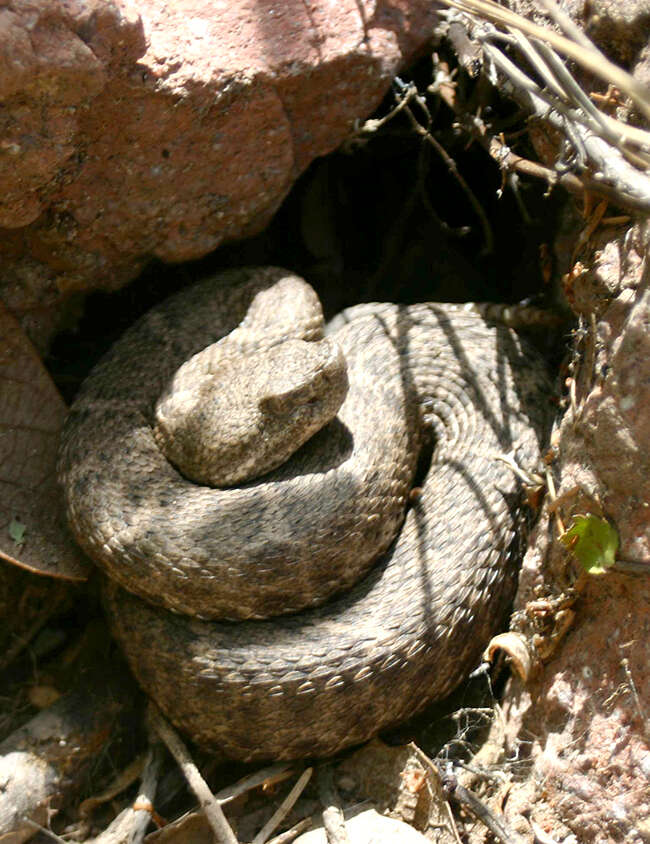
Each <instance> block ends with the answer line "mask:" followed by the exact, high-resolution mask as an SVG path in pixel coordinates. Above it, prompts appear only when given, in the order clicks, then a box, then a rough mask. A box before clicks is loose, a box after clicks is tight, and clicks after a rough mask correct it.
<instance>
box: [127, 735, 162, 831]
mask: <svg viewBox="0 0 650 844" xmlns="http://www.w3.org/2000/svg"><path fill="white" fill-rule="evenodd" d="M162 760H163V753H162V746H161V745H160V744H159V743H158V742H156V744H154V745H153V746H152V747H151V749H150V750H149V753H148V754H147V760H146V762H145V766H144V771H143V773H142V784H141V786H140V790H139V792H138V796H137V797H136V799H135V800H134V802H133V806H132V808H131V811H132V812H133V814H134V815H135V820H134V823H133V830H132V832H131V837H130V838H129V844H140V842H141V841H143V840H144V836H145V832H146V831H147V827H148V826H149V822H150V821H151V819H152V815H153V806H154V800H155V798H156V789H157V788H158V777H159V775H160V767H161V765H162Z"/></svg>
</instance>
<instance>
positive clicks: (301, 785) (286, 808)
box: [253, 768, 314, 844]
mask: <svg viewBox="0 0 650 844" xmlns="http://www.w3.org/2000/svg"><path fill="white" fill-rule="evenodd" d="M313 772H314V769H313V768H306V769H305V770H304V771H303V772H302V774H301V775H300V777H299V778H298V782H297V783H296V784H295V785H294V787H293V788H292V789H291V791H290V792H289V793H288V794H287V796H286V797H285V798H284V800H283V801H282V803H281V804H280V805H279V806H278V808H277V809H276V810H275V812H274V813H273V815H272V816H271V818H270V819H269V820H268V821H267V822H266V823H265V824H264V826H263V827H262V829H261V830H260V831H259V832H258V833H257V835H256V836H255V838H254V839H253V844H265V842H266V841H267V840H268V837H269V835H271V833H272V832H273V830H274V829H276V828H277V827H278V825H279V824H280V823H282V820H283V819H284V818H285V817H286V816H287V814H288V813H289V812H290V811H291V809H292V807H293V805H294V803H295V802H296V800H297V799H298V798H299V797H300V795H301V794H302V792H303V791H304V790H305V786H306V785H307V783H308V782H309V780H310V778H311V775H312V773H313Z"/></svg>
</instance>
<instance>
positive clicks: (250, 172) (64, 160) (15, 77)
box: [0, 0, 435, 312]
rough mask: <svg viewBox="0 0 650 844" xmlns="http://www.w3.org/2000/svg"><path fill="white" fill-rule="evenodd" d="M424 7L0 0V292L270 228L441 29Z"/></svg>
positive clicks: (123, 275) (104, 281)
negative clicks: (297, 185)
mask: <svg viewBox="0 0 650 844" xmlns="http://www.w3.org/2000/svg"><path fill="white" fill-rule="evenodd" d="M431 7H432V4H431V3H430V2H429V1H428V0H419V2H413V0H410V2H409V0H392V2H388V0H380V2H377V3H370V2H363V3H362V2H358V0H340V2H337V3H330V2H326V0H310V1H308V0H282V2H275V3H273V2H261V1H260V0H257V2H256V1H255V0H240V2H225V0H179V2H175V3H161V2H154V0H139V2H137V3H134V4H133V5H132V6H128V5H127V3H126V2H122V0H86V2H84V0H68V2H64V3H62V2H55V0H49V2H43V0H34V2H32V3H28V2H27V3H23V4H21V5H20V6H19V7H16V10H13V9H10V8H1V9H0V33H1V41H0V43H1V44H2V47H0V50H1V51H2V53H1V54H0V79H1V80H2V81H1V82H0V99H1V101H2V104H3V112H4V114H5V117H4V120H3V122H4V130H3V132H2V136H1V140H0V173H1V174H2V177H3V184H4V186H5V190H4V194H3V202H2V206H1V207H0V225H2V226H4V229H2V230H0V257H2V258H3V267H4V268H3V270H2V273H1V275H0V296H2V297H3V298H4V299H5V301H6V302H7V304H8V305H9V306H10V307H12V308H13V309H14V310H15V311H17V312H25V311H27V310H30V309H32V308H34V307H37V306H43V304H44V303H46V304H47V303H49V302H55V301H57V299H58V298H59V297H60V296H61V295H62V294H64V293H67V292H68V291H71V290H77V289H88V288H91V287H105V288H116V287H119V286H120V285H121V284H123V283H125V282H126V281H127V280H129V279H131V278H132V277H133V276H134V275H136V274H137V272H138V271H139V269H141V267H142V266H143V264H144V263H145V262H146V261H147V260H148V259H149V258H150V257H152V256H155V257H158V258H161V259H163V260H165V261H184V260H188V259H191V258H198V257H200V256H202V255H205V254H206V253H207V252H209V251H211V250H213V249H214V248H215V247H217V246H218V245H219V244H220V243H222V242H223V241H225V240H230V239H233V238H238V237H242V236H246V235H250V234H253V233H255V232H257V231H259V230H261V229H262V228H263V227H264V226H266V224H267V223H268V221H269V219H270V218H271V217H272V215H273V214H274V212H275V211H276V209H277V208H278V206H279V205H280V203H281V202H282V199H283V198H284V196H285V195H286V194H287V192H288V190H289V189H290V187H291V185H292V184H293V182H294V180H295V179H296V178H297V176H298V175H299V174H300V173H301V172H302V171H303V170H304V169H305V168H306V167H307V165H308V164H309V163H310V162H311V161H312V160H313V159H314V158H315V157H317V156H320V155H324V154H325V153H327V152H329V151H331V150H332V149H334V148H336V147H337V146H338V145H339V144H340V143H341V141H342V140H343V139H344V138H345V137H346V135H347V134H348V133H349V132H350V130H351V129H352V127H353V125H354V122H355V120H360V119H363V118H364V117H366V116H367V115H368V114H369V113H370V112H371V111H372V110H373V109H374V108H375V106H376V105H377V104H378V102H379V101H380V100H381V98H382V96H383V95H384V93H385V92H386V90H387V88H388V85H389V83H390V80H391V78H392V77H393V75H394V74H395V72H396V71H397V69H398V68H399V67H400V66H401V65H402V64H404V62H405V61H407V60H408V59H410V58H411V57H412V56H413V55H414V53H415V52H416V51H417V50H418V49H419V48H421V47H422V45H423V44H424V43H425V41H426V40H427V39H428V37H429V35H430V33H431V30H432V26H433V23H434V19H435V13H434V12H433V10H432V8H431Z"/></svg>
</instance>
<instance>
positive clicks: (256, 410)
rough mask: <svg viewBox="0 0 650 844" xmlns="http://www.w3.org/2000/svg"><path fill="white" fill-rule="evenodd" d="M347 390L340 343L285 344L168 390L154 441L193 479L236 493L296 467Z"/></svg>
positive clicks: (161, 403) (160, 406) (158, 409)
mask: <svg viewBox="0 0 650 844" xmlns="http://www.w3.org/2000/svg"><path fill="white" fill-rule="evenodd" d="M347 390H348V378H347V366H346V362H345V358H344V356H343V353H342V352H341V350H340V348H339V347H338V345H337V344H336V343H334V342H333V341H332V340H330V339H327V340H320V341H314V342H307V341H304V340H285V341H284V342H281V343H278V344H277V345H275V346H272V347H271V348H268V349H264V350H261V351H258V352H253V353H250V354H247V355H244V356H242V357H231V358H228V359H225V360H224V361H223V362H222V363H221V365H220V366H219V368H218V370H217V371H211V372H209V373H205V374H203V375H202V376H201V377H198V376H197V380H196V384H194V385H188V384H187V383H186V382H184V383H183V389H180V390H177V391H174V389H173V388H172V389H170V390H168V391H167V392H166V393H165V395H164V396H163V397H161V399H160V400H159V402H158V404H157V406H156V425H155V427H154V436H155V438H156V442H157V443H158V446H159V448H160V449H161V450H162V451H163V453H164V454H165V456H166V457H167V459H168V460H169V461H170V462H171V463H172V464H173V465H174V466H175V467H176V468H177V469H178V470H179V471H180V472H181V473H182V474H183V475H184V476H185V477H186V478H188V479H189V480H192V481H195V482H197V483H201V484H206V485H209V486H215V487H226V486H233V485H234V484H238V483H242V482H244V481H248V480H252V479H253V478H258V477H260V476H262V475H265V474H266V473H267V472H270V471H271V470H272V469H275V468H277V467H278V466H280V465H282V464H283V463H284V462H285V461H286V460H288V459H289V457H290V456H291V455H292V454H293V453H294V452H295V451H297V450H298V449H299V448H300V446H301V445H303V444H304V443H305V442H306V441H307V440H308V439H309V438H310V437H312V436H313V435H314V434H315V433H316V432H317V431H319V430H320V429H321V428H322V427H323V426H324V425H326V424H327V423H328V422H330V421H331V420H332V419H333V418H334V417H335V416H336V414H337V412H338V410H339V408H340V406H341V404H342V403H343V401H344V399H345V396H346V394H347Z"/></svg>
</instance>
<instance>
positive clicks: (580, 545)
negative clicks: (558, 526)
mask: <svg viewBox="0 0 650 844" xmlns="http://www.w3.org/2000/svg"><path fill="white" fill-rule="evenodd" d="M560 541H561V542H562V543H563V544H564V545H565V546H566V547H567V548H568V549H569V550H570V551H571V553H572V554H573V555H574V556H575V557H576V558H577V560H578V561H579V562H580V564H581V565H582V567H583V568H584V569H585V571H586V572H588V573H589V574H602V573H603V572H604V571H605V570H606V569H608V568H609V567H610V566H613V565H614V563H615V562H616V552H617V551H618V532H617V531H616V530H615V529H614V528H613V527H612V526H611V525H610V523H609V522H608V521H607V519H601V518H600V517H599V516H594V515H593V514H591V513H590V514H587V515H584V516H582V515H580V516H574V517H573V522H572V523H571V526H570V527H569V529H568V530H565V531H564V533H563V534H562V536H560Z"/></svg>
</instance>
